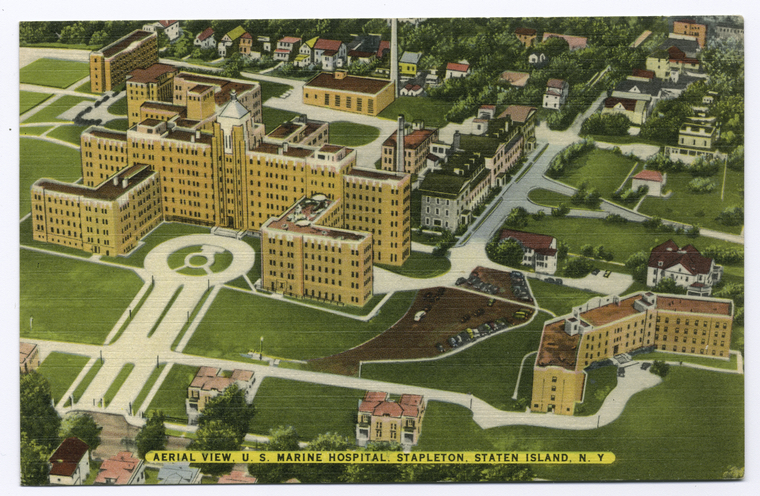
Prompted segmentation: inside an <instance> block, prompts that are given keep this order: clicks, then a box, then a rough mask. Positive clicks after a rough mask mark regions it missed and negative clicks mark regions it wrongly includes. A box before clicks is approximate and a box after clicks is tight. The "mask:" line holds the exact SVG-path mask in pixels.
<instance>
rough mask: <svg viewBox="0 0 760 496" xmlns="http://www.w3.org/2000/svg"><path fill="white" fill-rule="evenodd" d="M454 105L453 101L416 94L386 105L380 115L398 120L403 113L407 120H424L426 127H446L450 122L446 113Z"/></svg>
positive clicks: (402, 97)
mask: <svg viewBox="0 0 760 496" xmlns="http://www.w3.org/2000/svg"><path fill="white" fill-rule="evenodd" d="M451 107H453V104H452V103H449V102H446V101H443V100H435V99H433V98H420V97H414V96H400V97H398V98H396V100H395V101H394V102H393V103H391V104H390V105H388V106H387V107H385V109H384V110H383V111H382V112H380V114H378V117H384V118H386V119H391V120H394V121H395V120H396V119H398V116H399V115H403V116H404V119H405V120H406V122H413V121H418V120H422V121H424V122H425V127H439V128H440V127H444V126H446V124H448V121H447V120H446V118H445V117H446V113H447V112H448V111H449V109H451Z"/></svg>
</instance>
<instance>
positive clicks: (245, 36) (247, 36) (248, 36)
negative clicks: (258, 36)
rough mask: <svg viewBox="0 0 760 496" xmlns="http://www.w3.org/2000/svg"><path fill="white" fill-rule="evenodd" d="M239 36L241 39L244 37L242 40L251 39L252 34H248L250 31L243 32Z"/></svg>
mask: <svg viewBox="0 0 760 496" xmlns="http://www.w3.org/2000/svg"><path fill="white" fill-rule="evenodd" d="M240 38H242V39H244V40H252V39H253V36H251V34H250V33H245V34H244V35H243V36H241V37H240Z"/></svg>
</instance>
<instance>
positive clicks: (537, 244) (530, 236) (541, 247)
mask: <svg viewBox="0 0 760 496" xmlns="http://www.w3.org/2000/svg"><path fill="white" fill-rule="evenodd" d="M506 238H512V239H516V240H517V241H519V242H520V244H522V245H523V246H524V247H526V248H530V249H531V250H534V251H536V252H537V253H541V254H544V255H554V254H555V253H556V252H557V250H554V249H552V248H551V244H552V241H553V240H554V238H553V237H551V236H547V235H545V234H535V233H529V232H523V231H513V230H512V229H502V231H501V236H499V239H500V240H502V239H506Z"/></svg>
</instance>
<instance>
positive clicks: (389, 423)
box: [356, 391, 425, 448]
mask: <svg viewBox="0 0 760 496" xmlns="http://www.w3.org/2000/svg"><path fill="white" fill-rule="evenodd" d="M424 415H425V400H424V398H423V397H422V396H420V395H417V394H402V395H401V398H400V399H399V400H398V402H396V401H388V393H382V392H377V391H367V394H365V395H364V400H362V402H361V403H359V414H358V416H357V422H356V444H358V445H359V446H366V445H367V443H375V442H385V443H398V444H400V445H401V446H403V447H405V448H408V447H411V446H414V445H416V444H417V442H418V441H419V438H420V431H421V429H422V418H423V416H424Z"/></svg>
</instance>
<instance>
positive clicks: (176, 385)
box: [145, 363, 198, 422]
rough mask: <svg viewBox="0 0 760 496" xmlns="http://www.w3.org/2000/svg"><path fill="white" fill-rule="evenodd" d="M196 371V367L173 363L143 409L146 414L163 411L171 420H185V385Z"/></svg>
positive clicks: (188, 383) (191, 380)
mask: <svg viewBox="0 0 760 496" xmlns="http://www.w3.org/2000/svg"><path fill="white" fill-rule="evenodd" d="M197 372H198V367H191V366H189V365H180V364H178V363H175V364H174V365H173V366H172V369H171V370H170V371H169V373H168V374H167V375H166V378H165V379H164V382H163V383H162V384H161V387H160V388H158V392H157V393H156V395H155V396H154V397H153V401H151V402H150V405H149V406H148V408H146V409H145V413H146V415H147V416H150V415H151V414H152V413H153V412H163V413H164V414H165V415H166V416H167V417H172V420H175V419H184V420H185V422H187V412H186V411H185V398H187V387H188V386H189V385H190V383H191V382H193V378H194V377H195V374H196V373H197Z"/></svg>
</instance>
